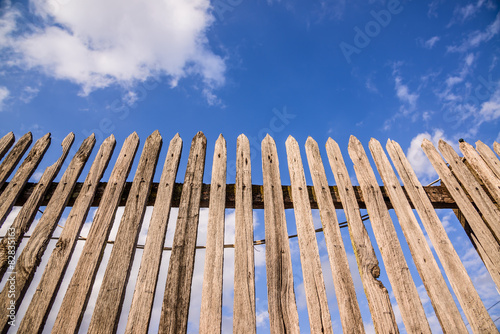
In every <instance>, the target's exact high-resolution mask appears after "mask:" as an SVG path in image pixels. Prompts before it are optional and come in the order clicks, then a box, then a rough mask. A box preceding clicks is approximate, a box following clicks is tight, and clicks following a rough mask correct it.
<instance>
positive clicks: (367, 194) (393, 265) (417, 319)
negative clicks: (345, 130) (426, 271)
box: [349, 136, 431, 333]
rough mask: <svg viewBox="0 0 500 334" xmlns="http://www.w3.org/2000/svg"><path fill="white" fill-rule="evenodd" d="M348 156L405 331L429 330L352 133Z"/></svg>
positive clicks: (373, 180) (371, 174) (374, 181)
mask: <svg viewBox="0 0 500 334" xmlns="http://www.w3.org/2000/svg"><path fill="white" fill-rule="evenodd" d="M349 155H350V157H351V160H352V161H353V163H354V170H355V172H356V177H357V179H358V182H359V184H360V186H361V189H362V191H363V195H364V198H365V202H366V208H367V210H368V214H369V215H370V221H371V224H372V227H373V233H374V235H375V238H376V239H377V244H378V247H379V249H380V253H381V254H382V258H383V260H384V265H385V268H386V271H387V276H388V278H389V281H390V282H391V286H392V291H393V292H394V296H395V297H396V301H397V302H398V306H399V309H400V311H401V317H402V318H403V322H404V324H405V327H406V330H407V331H408V332H411V333H417V332H418V333H430V332H431V330H430V327H429V323H428V321H427V317H426V316H425V312H424V308H423V306H422V303H421V301H420V297H419V295H418V291H417V288H416V286H415V283H414V282H413V279H412V277H411V275H410V270H409V268H408V264H407V263H406V260H405V258H404V254H403V251H402V249H401V246H400V244H399V242H397V241H398V237H397V234H396V229H395V228H394V225H393V223H392V220H391V217H390V215H389V211H388V210H387V207H386V205H385V203H384V200H383V198H382V193H381V192H380V188H379V187H378V183H377V179H376V177H375V174H374V172H373V170H372V168H371V166H370V162H369V161H368V157H367V156H366V153H365V150H364V149H363V146H362V145H361V143H360V142H359V140H358V139H357V138H355V137H354V136H351V138H350V140H349Z"/></svg>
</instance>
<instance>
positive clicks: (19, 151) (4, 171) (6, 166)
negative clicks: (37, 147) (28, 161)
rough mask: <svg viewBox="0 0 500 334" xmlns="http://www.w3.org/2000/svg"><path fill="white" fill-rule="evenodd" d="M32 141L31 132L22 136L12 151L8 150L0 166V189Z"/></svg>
mask: <svg viewBox="0 0 500 334" xmlns="http://www.w3.org/2000/svg"><path fill="white" fill-rule="evenodd" d="M32 141H33V136H32V135H31V132H28V133H26V134H25V135H24V136H22V137H21V138H19V140H18V141H17V143H16V144H15V145H14V147H13V148H12V150H10V152H9V154H7V156H6V157H5V160H4V161H3V162H2V164H1V165H0V189H1V188H2V186H3V184H4V183H5V181H6V180H7V178H8V177H9V176H10V174H11V173H12V171H13V170H14V168H15V167H16V166H17V164H18V163H19V161H20V160H21V158H22V157H23V155H24V153H25V152H26V151H27V150H28V147H30V145H31V142H32Z"/></svg>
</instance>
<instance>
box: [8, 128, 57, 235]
mask: <svg viewBox="0 0 500 334" xmlns="http://www.w3.org/2000/svg"><path fill="white" fill-rule="evenodd" d="M49 145H50V132H49V133H47V134H46V135H45V136H43V137H42V138H40V139H38V140H37V141H36V143H35V145H33V147H32V148H31V150H30V152H29V153H28V155H27V156H26V158H25V159H24V161H23V163H22V164H21V166H19V168H18V169H17V171H16V174H14V176H13V177H12V180H11V181H10V182H9V184H8V185H7V187H6V188H5V190H4V191H3V192H2V193H1V194H0V226H2V224H3V223H4V221H5V219H6V218H7V216H8V215H9V213H10V210H12V206H13V205H14V203H15V201H16V199H17V197H19V194H20V192H21V191H22V189H23V187H24V185H25V184H26V182H28V179H29V178H30V177H31V175H33V173H34V172H35V169H36V168H37V167H38V164H39V163H40V161H41V160H42V158H43V156H44V155H45V152H46V151H47V149H48V148H49Z"/></svg>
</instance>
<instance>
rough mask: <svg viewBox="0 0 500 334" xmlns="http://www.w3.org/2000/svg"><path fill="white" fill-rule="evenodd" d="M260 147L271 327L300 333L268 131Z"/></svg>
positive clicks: (275, 161)
mask: <svg viewBox="0 0 500 334" xmlns="http://www.w3.org/2000/svg"><path fill="white" fill-rule="evenodd" d="M261 150H262V175H263V181H264V222H265V235H266V275H267V304H268V311H269V322H270V331H271V333H272V334H277V333H280V334H281V333H299V332H300V329H299V316H298V312H297V305H296V304H295V292H294V290H293V273H292V258H291V255H290V244H289V243H288V231H287V227H286V219H285V208H284V206H283V192H282V191H281V178H280V172H279V161H278V152H277V150H276V144H275V142H274V139H272V138H271V136H269V135H267V136H266V137H265V138H264V139H263V140H262V148H261Z"/></svg>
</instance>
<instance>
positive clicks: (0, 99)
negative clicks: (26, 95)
mask: <svg viewBox="0 0 500 334" xmlns="http://www.w3.org/2000/svg"><path fill="white" fill-rule="evenodd" d="M9 95H10V91H9V90H8V89H7V87H5V86H0V111H2V110H3V108H4V101H5V100H6V99H7V98H8V97H9Z"/></svg>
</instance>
